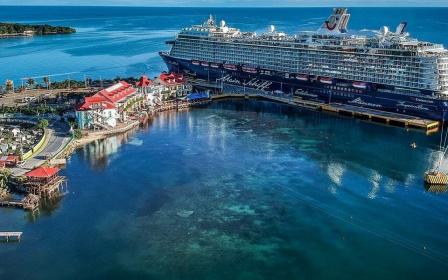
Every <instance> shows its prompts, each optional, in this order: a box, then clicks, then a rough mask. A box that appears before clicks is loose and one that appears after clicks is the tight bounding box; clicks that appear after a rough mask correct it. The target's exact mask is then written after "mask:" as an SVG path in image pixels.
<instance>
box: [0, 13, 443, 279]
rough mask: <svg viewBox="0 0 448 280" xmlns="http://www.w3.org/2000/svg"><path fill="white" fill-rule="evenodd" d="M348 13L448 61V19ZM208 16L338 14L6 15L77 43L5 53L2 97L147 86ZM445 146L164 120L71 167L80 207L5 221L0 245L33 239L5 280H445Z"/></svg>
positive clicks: (5, 264)
mask: <svg viewBox="0 0 448 280" xmlns="http://www.w3.org/2000/svg"><path fill="white" fill-rule="evenodd" d="M351 12H352V18H351V23H350V26H351V27H352V28H353V29H362V28H365V29H378V28H379V27H380V26H381V25H384V24H386V25H389V26H395V25H396V24H397V23H398V22H399V21H401V20H408V21H409V29H410V32H411V33H412V34H413V35H415V36H416V37H419V38H422V39H426V40H431V41H435V42H440V43H444V44H445V45H448V39H447V36H446V34H447V33H446V30H447V27H448V19H447V17H446V13H447V9H446V8H445V9H444V8H433V9H429V8H428V9H413V8H400V9H380V8H374V9H365V8H354V9H351ZM209 13H212V14H215V15H216V16H217V17H218V18H225V19H226V21H227V22H228V23H229V24H230V25H235V26H237V27H240V28H242V29H243V30H257V31H258V32H262V31H263V30H265V29H266V27H267V26H269V25H270V24H275V25H276V26H277V29H278V30H284V31H287V32H295V31H297V30H309V29H311V30H313V29H317V28H318V26H319V25H320V23H321V22H322V21H323V20H324V19H325V18H326V16H327V15H328V13H329V9H327V8H315V9H314V8H313V9H275V10H273V9H207V8H203V9H180V8H99V7H96V8H85V7H70V8H63V7H45V8H42V7H23V8H22V7H21V8H17V7H1V9H0V18H1V19H2V21H17V22H35V23H43V22H49V23H51V24H54V25H70V26H74V27H75V28H77V29H78V33H76V34H74V35H68V36H51V37H35V38H22V39H11V40H9V39H8V40H0V82H1V81H3V80H5V79H7V78H9V79H11V78H12V79H15V80H18V79H20V77H24V76H30V75H47V74H53V73H67V72H71V73H72V74H71V75H70V76H71V78H79V77H83V76H84V75H87V76H90V77H92V78H99V77H100V76H101V77H102V78H113V77H115V76H117V75H119V76H131V75H140V74H142V73H146V74H149V75H150V76H153V75H156V74H157V73H158V72H159V71H162V70H164V69H165V66H164V65H163V64H162V62H161V60H160V59H159V58H158V56H157V52H158V51H160V50H165V49H166V47H165V44H164V41H165V40H167V39H171V38H172V37H173V36H174V35H175V33H176V31H178V30H179V29H180V28H182V27H184V26H186V25H190V24H193V23H198V22H201V21H202V20H203V19H204V18H206V17H208V14H209ZM12 66H13V67H12ZM66 76H67V75H63V76H56V77H54V79H58V78H66ZM413 142H416V143H417V145H418V148H417V149H410V148H409V144H410V143H413ZM438 143H439V136H438V135H433V136H426V135H425V134H424V133H421V132H417V131H412V130H410V131H407V130H405V129H401V128H392V127H386V126H381V125H375V124H371V123H366V122H362V121H359V120H353V119H348V118H342V117H336V116H332V115H327V114H320V113H315V112H309V111H300V110H297V111H296V110H292V109H290V108H288V107H285V106H282V105H276V104H272V103H266V102H261V103H260V102H252V101H251V102H242V101H238V102H236V101H235V102H222V103H218V104H214V105H211V106H209V107H205V108H201V109H195V110H190V111H188V112H180V113H174V112H173V113H166V114H161V115H160V116H158V117H157V118H156V119H155V120H154V122H153V123H152V124H151V125H150V126H149V127H148V128H146V129H144V130H138V131H134V132H132V133H129V134H127V135H124V136H117V137H113V138H110V139H107V140H105V141H101V142H98V143H95V144H91V145H89V146H87V147H85V148H83V149H81V150H79V151H77V152H76V153H75V154H74V155H73V156H72V157H71V159H70V161H69V164H68V165H67V167H66V169H64V171H63V173H64V175H66V176H67V179H68V183H69V188H70V194H69V195H67V196H66V197H64V198H63V200H62V201H59V202H49V203H47V204H46V205H45V207H44V209H42V211H41V214H40V216H39V217H32V216H30V215H28V214H26V213H24V212H22V211H18V210H13V209H0V231H18V230H20V231H23V232H24V238H23V241H22V242H21V243H15V244H14V243H10V244H0V260H1V261H0V279H80V278H81V279H121V278H130V279H141V278H143V277H144V278H146V279H301V278H305V279H310V278H311V279H341V278H342V279H344V278H355V277H356V278H359V279H403V278H404V279H422V278H428V279H444V276H446V275H448V274H447V273H448V238H447V233H448V221H447V218H446V217H447V216H448V215H447V214H448V207H447V206H448V199H447V194H446V193H434V192H431V191H428V190H426V189H425V188H424V186H423V182H422V175H423V173H424V172H425V171H426V170H427V169H428V168H430V167H431V166H433V165H434V162H435V161H436V158H437V153H436V151H437V145H438ZM444 169H445V170H448V168H447V166H444Z"/></svg>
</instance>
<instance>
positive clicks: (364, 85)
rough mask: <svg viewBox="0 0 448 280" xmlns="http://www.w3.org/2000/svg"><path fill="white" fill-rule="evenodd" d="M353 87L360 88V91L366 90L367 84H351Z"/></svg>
mask: <svg viewBox="0 0 448 280" xmlns="http://www.w3.org/2000/svg"><path fill="white" fill-rule="evenodd" d="M352 85H353V87H354V88H360V89H366V88H367V84H366V83H363V82H353V84H352Z"/></svg>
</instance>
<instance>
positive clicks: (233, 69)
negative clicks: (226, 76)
mask: <svg viewBox="0 0 448 280" xmlns="http://www.w3.org/2000/svg"><path fill="white" fill-rule="evenodd" d="M224 69H227V70H232V71H235V70H236V66H235V65H233V64H224Z"/></svg>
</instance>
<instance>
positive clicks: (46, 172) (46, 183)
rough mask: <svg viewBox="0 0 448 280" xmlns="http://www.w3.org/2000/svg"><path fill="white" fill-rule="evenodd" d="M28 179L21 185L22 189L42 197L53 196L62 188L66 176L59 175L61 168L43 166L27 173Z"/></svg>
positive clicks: (20, 188)
mask: <svg viewBox="0 0 448 280" xmlns="http://www.w3.org/2000/svg"><path fill="white" fill-rule="evenodd" d="M25 177H26V181H25V182H24V183H23V185H21V186H19V190H20V191H24V192H26V193H29V194H34V195H38V196H40V197H52V196H54V195H56V194H59V193H60V192H61V190H62V185H63V183H64V177H62V176H59V168H57V167H50V166H41V167H38V168H35V169H33V170H31V171H29V172H28V173H26V174H25Z"/></svg>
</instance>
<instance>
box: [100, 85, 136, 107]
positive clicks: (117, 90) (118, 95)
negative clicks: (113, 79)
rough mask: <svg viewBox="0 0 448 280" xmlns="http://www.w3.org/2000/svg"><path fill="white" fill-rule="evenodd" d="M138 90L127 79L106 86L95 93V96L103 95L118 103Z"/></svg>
mask: <svg viewBox="0 0 448 280" xmlns="http://www.w3.org/2000/svg"><path fill="white" fill-rule="evenodd" d="M135 92H136V90H135V88H133V87H132V86H131V85H130V84H128V83H126V82H125V81H120V82H119V83H117V84H115V85H113V86H111V87H108V88H105V89H103V90H101V91H100V92H98V93H97V94H95V95H94V96H97V95H99V96H103V97H104V98H105V99H107V100H108V101H110V102H112V103H117V102H120V101H123V100H124V99H126V97H128V96H130V95H132V94H134V93H135Z"/></svg>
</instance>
